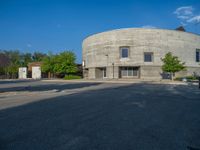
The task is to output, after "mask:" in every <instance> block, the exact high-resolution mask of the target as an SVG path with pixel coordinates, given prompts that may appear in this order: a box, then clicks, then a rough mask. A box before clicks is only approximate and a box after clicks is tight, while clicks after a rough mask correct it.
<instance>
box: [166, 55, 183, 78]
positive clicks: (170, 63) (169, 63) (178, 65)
mask: <svg viewBox="0 0 200 150" xmlns="http://www.w3.org/2000/svg"><path fill="white" fill-rule="evenodd" d="M162 61H163V63H164V64H163V66H162V70H163V71H164V72H169V73H170V75H171V80H173V76H175V73H176V72H179V71H181V70H184V69H185V68H186V67H185V66H184V64H185V63H182V62H181V61H180V60H179V59H178V57H177V56H173V55H172V53H171V52H169V53H167V54H166V55H165V58H163V59H162Z"/></svg>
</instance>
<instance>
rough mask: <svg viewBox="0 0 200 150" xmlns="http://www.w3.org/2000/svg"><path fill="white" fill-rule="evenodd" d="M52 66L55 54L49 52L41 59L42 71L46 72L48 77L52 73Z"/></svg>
mask: <svg viewBox="0 0 200 150" xmlns="http://www.w3.org/2000/svg"><path fill="white" fill-rule="evenodd" d="M54 66H55V56H54V55H52V54H51V53H49V54H48V55H47V56H46V57H44V58H43V60H42V72H47V73H48V78H50V77H51V74H52V73H54Z"/></svg>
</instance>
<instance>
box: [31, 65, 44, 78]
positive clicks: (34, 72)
mask: <svg viewBox="0 0 200 150" xmlns="http://www.w3.org/2000/svg"><path fill="white" fill-rule="evenodd" d="M41 66H42V62H32V63H29V64H28V71H29V72H31V78H33V79H41V78H42V71H41Z"/></svg>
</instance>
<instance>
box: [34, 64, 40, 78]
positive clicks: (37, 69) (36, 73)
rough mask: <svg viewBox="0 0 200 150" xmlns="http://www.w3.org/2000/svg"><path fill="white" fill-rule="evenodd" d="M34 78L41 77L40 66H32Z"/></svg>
mask: <svg viewBox="0 0 200 150" xmlns="http://www.w3.org/2000/svg"><path fill="white" fill-rule="evenodd" d="M32 78H33V79H41V68H40V67H39V66H37V67H32Z"/></svg>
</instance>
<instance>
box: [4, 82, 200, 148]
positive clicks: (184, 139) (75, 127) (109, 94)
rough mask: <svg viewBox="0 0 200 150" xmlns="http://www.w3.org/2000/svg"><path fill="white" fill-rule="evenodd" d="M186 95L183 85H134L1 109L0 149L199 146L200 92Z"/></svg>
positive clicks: (186, 91)
mask: <svg viewBox="0 0 200 150" xmlns="http://www.w3.org/2000/svg"><path fill="white" fill-rule="evenodd" d="M86 85H87V84H86ZM86 85H85V86H86ZM77 86H81V85H77ZM43 88H45V87H43ZM53 88H55V87H53ZM62 88H67V87H65V86H64V87H62ZM191 90H192V89H191ZM188 94H189V91H188V89H187V88H186V87H185V86H181V85H179V86H171V85H153V84H133V85H129V86H125V87H117V88H107V89H101V90H96V91H87V92H81V93H77V94H72V95H67V96H59V97H56V98H51V99H46V100H43V101H40V102H34V103H31V104H27V105H23V106H19V107H15V108H10V109H5V110H1V111H0V122H1V123H0V149H3V150H4V149H5V150H9V149H15V150H21V149H33V150H35V149H37V150H49V149H57V150H82V149H84V150H133V149H135V150H143V149H144V150H146V149H148V150H154V149H162V150H169V149H170V150H183V149H187V147H200V141H199V139H200V132H199V131H200V126H199V124H200V117H199V115H200V109H199V108H200V99H199V96H200V93H199V92H196V93H195V92H194V91H190V95H188Z"/></svg>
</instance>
